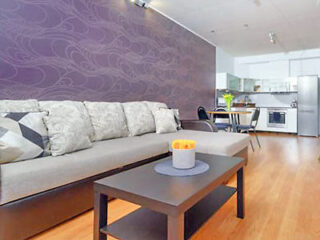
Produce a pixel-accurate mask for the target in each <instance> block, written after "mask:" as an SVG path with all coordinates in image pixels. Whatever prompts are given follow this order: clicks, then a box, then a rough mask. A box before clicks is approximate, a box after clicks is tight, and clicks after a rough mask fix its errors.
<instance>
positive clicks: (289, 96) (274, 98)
mask: <svg viewBox="0 0 320 240" xmlns="http://www.w3.org/2000/svg"><path fill="white" fill-rule="evenodd" d="M245 96H248V97H249V99H250V102H253V103H256V106H257V107H290V104H291V103H292V101H294V100H297V97H298V95H297V93H285V94H280V93H276V94H271V93H265V94H264V93H259V94H249V95H246V94H241V95H238V96H236V97H235V99H234V102H241V100H244V98H245Z"/></svg>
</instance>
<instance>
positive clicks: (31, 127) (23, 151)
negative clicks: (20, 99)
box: [0, 112, 50, 164]
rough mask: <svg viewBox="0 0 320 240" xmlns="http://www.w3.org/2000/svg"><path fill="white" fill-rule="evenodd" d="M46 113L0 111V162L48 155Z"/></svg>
mask: <svg viewBox="0 0 320 240" xmlns="http://www.w3.org/2000/svg"><path fill="white" fill-rule="evenodd" d="M45 115H46V113H43V112H32V113H0V164H2V163H7V162H14V161H21V160H26V159H32V158H37V157H44V156H48V155H49V147H50V145H49V138H48V132H47V129H46V126H45V125H44V122H43V117H44V116H45Z"/></svg>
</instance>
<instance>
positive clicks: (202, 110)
mask: <svg viewBox="0 0 320 240" xmlns="http://www.w3.org/2000/svg"><path fill="white" fill-rule="evenodd" d="M198 118H199V120H210V118H209V116H208V114H207V111H206V109H205V108H204V107H202V106H199V107H198Z"/></svg>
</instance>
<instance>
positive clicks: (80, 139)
mask: <svg viewBox="0 0 320 240" xmlns="http://www.w3.org/2000/svg"><path fill="white" fill-rule="evenodd" d="M39 104H40V109H41V110H42V111H46V112H48V116H46V117H45V118H44V121H45V124H46V126H47V128H48V133H49V139H50V144H51V153H52V156H59V155H63V154H65V153H70V152H74V151H77V150H81V149H85V148H89V147H91V146H92V143H91V140H92V139H93V136H94V130H93V127H92V125H91V121H90V117H89V114H88V112H87V110H86V108H85V106H84V104H83V103H82V102H75V101H42V102H39Z"/></svg>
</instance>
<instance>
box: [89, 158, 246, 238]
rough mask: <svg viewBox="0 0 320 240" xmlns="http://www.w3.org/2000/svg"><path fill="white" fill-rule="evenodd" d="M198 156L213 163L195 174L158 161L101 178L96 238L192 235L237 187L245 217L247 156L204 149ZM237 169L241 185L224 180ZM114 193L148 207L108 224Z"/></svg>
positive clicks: (239, 211)
mask: <svg viewBox="0 0 320 240" xmlns="http://www.w3.org/2000/svg"><path fill="white" fill-rule="evenodd" d="M169 158H170V157H169ZM167 159H168V158H164V159H162V160H160V161H165V160H167ZM196 159H199V160H202V161H204V162H207V163H208V164H209V165H210V169H209V170H208V171H207V172H206V173H203V174H201V175H196V176H192V177H169V176H164V175H160V174H158V173H156V172H155V171H154V169H153V168H154V165H155V164H156V163H157V162H159V161H157V162H153V163H149V164H146V165H143V166H140V167H137V168H134V169H131V170H128V171H125V172H121V173H119V174H116V175H113V176H110V177H106V178H104V179H101V180H98V181H96V182H95V184H94V192H95V205H94V239H95V240H103V239H106V238H107V236H108V235H110V236H113V237H115V238H118V239H123V240H142V239H152V240H160V239H161V240H163V239H169V240H182V239H189V238H190V237H191V236H192V235H193V234H194V233H195V232H196V231H197V230H198V229H199V228H200V227H201V226H202V225H203V224H204V223H205V222H206V221H207V220H208V219H209V218H210V217H211V216H212V215H213V214H214V213H215V212H216V211H217V210H218V209H219V208H220V207H221V206H222V205H223V204H224V203H225V202H226V201H227V200H228V199H229V198H230V197H231V196H232V195H233V194H234V193H236V192H237V216H238V217H239V218H244V184H243V180H244V173H243V168H244V165H245V160H244V159H242V158H235V157H224V156H216V155H208V154H198V153H197V155H196ZM235 173H237V188H233V187H229V186H225V185H223V182H225V181H227V180H228V179H229V178H230V177H231V176H232V175H234V174H235ZM108 196H111V197H115V198H119V199H123V200H126V201H129V202H132V203H135V204H138V205H141V206H142V207H141V208H139V209H138V210H136V211H134V212H132V213H130V214H128V215H126V216H125V217H123V218H121V219H120V220H118V221H116V222H114V223H112V224H109V225H108V224H107V212H108Z"/></svg>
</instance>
